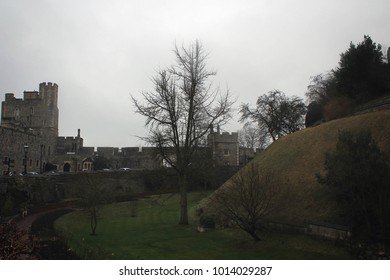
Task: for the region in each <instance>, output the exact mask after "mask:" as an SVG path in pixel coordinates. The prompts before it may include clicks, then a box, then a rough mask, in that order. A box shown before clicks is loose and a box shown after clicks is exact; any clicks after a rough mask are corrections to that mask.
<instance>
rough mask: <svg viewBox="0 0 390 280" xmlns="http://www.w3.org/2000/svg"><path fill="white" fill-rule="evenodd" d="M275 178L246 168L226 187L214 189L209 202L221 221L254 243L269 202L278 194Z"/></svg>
mask: <svg viewBox="0 0 390 280" xmlns="http://www.w3.org/2000/svg"><path fill="white" fill-rule="evenodd" d="M278 189H279V183H278V181H277V179H276V176H275V175H274V174H273V173H272V172H269V171H265V170H263V169H261V168H259V166H258V165H257V164H254V163H252V164H249V165H247V166H246V167H245V168H244V169H242V170H241V171H240V172H239V173H238V174H237V175H235V176H234V177H233V178H232V180H231V182H230V184H229V185H226V186H225V187H222V188H220V189H218V190H217V191H216V192H215V193H214V194H213V195H212V196H211V200H212V201H213V202H214V204H215V205H214V206H215V207H216V209H218V211H219V212H218V213H219V215H220V216H222V217H223V220H227V221H229V222H232V223H233V224H234V225H236V226H238V227H239V228H240V229H242V230H243V231H245V232H247V233H248V234H249V235H250V236H251V237H252V238H253V239H254V240H255V241H260V240H261V238H260V236H259V234H258V231H259V230H260V228H261V226H262V220H263V219H264V218H265V217H266V216H267V215H268V214H269V212H270V210H272V199H273V198H274V197H275V195H276V194H277V193H278Z"/></svg>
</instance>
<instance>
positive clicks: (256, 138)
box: [238, 123, 269, 150]
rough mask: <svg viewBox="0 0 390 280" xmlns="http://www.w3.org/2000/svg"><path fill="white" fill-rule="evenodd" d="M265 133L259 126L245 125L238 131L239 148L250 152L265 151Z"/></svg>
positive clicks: (266, 136) (266, 142)
mask: <svg viewBox="0 0 390 280" xmlns="http://www.w3.org/2000/svg"><path fill="white" fill-rule="evenodd" d="M268 142H269V141H268V135H267V131H264V130H263V129H261V128H260V127H259V126H256V125H253V124H251V123H247V124H245V125H244V127H243V128H242V129H241V130H239V131H238V143H239V145H240V147H244V148H249V149H252V150H256V149H265V148H266V147H267V145H268Z"/></svg>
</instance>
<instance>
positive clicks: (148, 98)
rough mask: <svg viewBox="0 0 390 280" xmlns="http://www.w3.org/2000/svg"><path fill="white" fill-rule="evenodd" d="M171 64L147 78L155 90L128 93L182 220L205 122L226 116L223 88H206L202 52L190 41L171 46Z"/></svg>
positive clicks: (229, 104) (218, 122)
mask: <svg viewBox="0 0 390 280" xmlns="http://www.w3.org/2000/svg"><path fill="white" fill-rule="evenodd" d="M174 54H175V57H176V64H175V65H174V66H172V67H170V68H167V69H164V70H160V71H158V72H157V75H156V76H155V77H154V78H153V80H152V81H153V85H154V88H155V90H154V91H152V92H143V93H142V96H143V100H142V101H140V100H137V99H136V98H135V97H134V96H132V100H133V103H134V105H135V107H136V112H137V113H139V114H141V115H143V116H144V117H146V126H147V127H148V128H149V131H150V134H149V135H148V136H147V137H145V138H144V140H146V141H147V142H149V143H150V144H152V145H153V146H156V147H158V148H159V151H160V153H161V155H162V157H163V158H164V160H165V161H166V162H167V163H168V164H169V165H170V166H172V167H173V168H174V169H175V170H176V172H177V174H178V177H179V180H180V221H179V224H188V214H187V183H186V177H187V174H188V170H189V166H190V165H191V161H192V160H193V157H194V155H195V153H196V151H197V149H198V148H199V147H200V146H201V145H202V144H204V139H205V136H206V134H207V133H208V132H209V129H210V127H211V126H213V125H214V126H217V125H223V124H225V123H226V122H227V121H228V120H229V119H230V117H231V115H230V114H231V110H232V105H233V103H234V102H233V101H232V100H231V97H230V95H229V92H228V91H226V92H225V93H221V91H220V90H219V88H215V89H214V88H212V86H211V83H210V81H209V80H210V78H211V77H213V76H215V75H216V72H214V71H209V70H208V69H207V68H206V60H207V54H206V53H205V50H204V49H203V47H202V45H201V44H200V43H199V42H198V41H196V42H195V43H193V44H191V45H190V46H189V47H187V48H185V47H181V48H179V47H177V46H176V47H175V49H174Z"/></svg>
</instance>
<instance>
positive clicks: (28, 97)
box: [0, 83, 59, 172]
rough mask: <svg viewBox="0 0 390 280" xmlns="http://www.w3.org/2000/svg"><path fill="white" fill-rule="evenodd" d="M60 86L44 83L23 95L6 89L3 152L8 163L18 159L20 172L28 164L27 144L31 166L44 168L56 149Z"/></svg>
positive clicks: (0, 147) (0, 151) (1, 137)
mask: <svg viewBox="0 0 390 280" xmlns="http://www.w3.org/2000/svg"><path fill="white" fill-rule="evenodd" d="M57 102H58V86H57V84H55V83H41V84H40V85H39V91H24V93H23V98H16V97H15V95H14V94H13V93H6V94H5V100H4V101H3V102H2V104H1V131H0V140H1V142H0V156H1V158H2V160H3V163H5V162H6V161H7V160H12V161H13V162H15V164H14V168H15V170H17V171H18V172H19V171H21V169H22V167H23V165H25V160H26V159H24V157H26V156H25V155H24V152H23V151H24V147H28V160H27V161H28V162H27V166H26V167H27V171H28V170H42V168H43V166H44V164H45V163H46V162H49V161H50V159H51V158H52V156H53V154H54V153H55V150H56V145H57V137H58V114H59V110H58V106H57Z"/></svg>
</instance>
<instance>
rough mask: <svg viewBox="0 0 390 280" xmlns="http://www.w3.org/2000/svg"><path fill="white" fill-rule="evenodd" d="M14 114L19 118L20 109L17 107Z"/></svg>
mask: <svg viewBox="0 0 390 280" xmlns="http://www.w3.org/2000/svg"><path fill="white" fill-rule="evenodd" d="M14 116H15V119H16V120H19V118H20V109H19V108H16V109H15V112H14Z"/></svg>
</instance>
